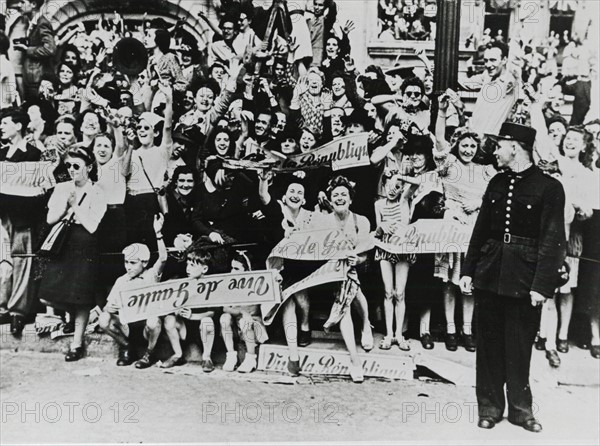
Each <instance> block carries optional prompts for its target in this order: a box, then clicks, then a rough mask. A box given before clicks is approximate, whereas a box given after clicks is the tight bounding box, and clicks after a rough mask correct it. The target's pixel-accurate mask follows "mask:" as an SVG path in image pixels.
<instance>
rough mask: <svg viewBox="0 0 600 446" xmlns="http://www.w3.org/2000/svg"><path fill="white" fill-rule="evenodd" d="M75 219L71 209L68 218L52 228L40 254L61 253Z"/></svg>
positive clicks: (52, 255) (54, 254) (51, 255)
mask: <svg viewBox="0 0 600 446" xmlns="http://www.w3.org/2000/svg"><path fill="white" fill-rule="evenodd" d="M86 195H87V194H85V193H84V194H83V196H82V197H81V200H79V205H80V204H81V203H82V202H83V200H84V198H85V196H86ZM74 220H75V213H74V212H73V211H71V214H70V215H69V216H68V217H67V218H63V219H62V220H61V221H59V222H58V223H56V224H55V225H54V226H53V227H52V229H51V230H50V233H49V234H48V235H47V236H46V238H45V239H44V242H43V243H42V246H41V247H40V249H39V254H40V255H44V256H50V257H54V256H57V255H58V254H60V252H61V251H62V248H63V246H64V244H65V241H66V239H67V235H68V234H69V228H70V227H71V225H72V224H73V221H74Z"/></svg>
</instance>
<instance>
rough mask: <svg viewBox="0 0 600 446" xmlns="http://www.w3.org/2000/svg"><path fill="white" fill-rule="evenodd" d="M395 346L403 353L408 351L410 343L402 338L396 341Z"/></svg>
mask: <svg viewBox="0 0 600 446" xmlns="http://www.w3.org/2000/svg"><path fill="white" fill-rule="evenodd" d="M396 345H397V346H398V348H399V349H400V350H402V351H404V352H408V351H410V343H409V342H408V341H407V340H406V339H404V338H403V337H402V338H400V339H396Z"/></svg>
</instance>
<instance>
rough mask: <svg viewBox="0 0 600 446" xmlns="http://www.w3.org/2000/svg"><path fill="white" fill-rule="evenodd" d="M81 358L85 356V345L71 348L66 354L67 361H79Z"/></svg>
mask: <svg viewBox="0 0 600 446" xmlns="http://www.w3.org/2000/svg"><path fill="white" fill-rule="evenodd" d="M81 358H83V347H75V348H71V349H69V351H68V352H67V354H66V355H65V361H67V362H75V361H79V360H80V359H81Z"/></svg>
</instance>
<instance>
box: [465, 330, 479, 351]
mask: <svg viewBox="0 0 600 446" xmlns="http://www.w3.org/2000/svg"><path fill="white" fill-rule="evenodd" d="M462 338H463V343H464V345H465V350H466V351H468V352H474V351H475V350H477V344H476V343H475V337H474V336H473V335H472V334H470V335H466V334H463V336H462Z"/></svg>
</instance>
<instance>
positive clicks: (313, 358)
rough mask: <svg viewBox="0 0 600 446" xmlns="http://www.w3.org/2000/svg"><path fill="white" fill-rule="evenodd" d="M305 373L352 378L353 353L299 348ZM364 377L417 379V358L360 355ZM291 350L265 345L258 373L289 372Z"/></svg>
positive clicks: (372, 354) (261, 351)
mask: <svg viewBox="0 0 600 446" xmlns="http://www.w3.org/2000/svg"><path fill="white" fill-rule="evenodd" d="M298 350H299V353H300V367H301V369H302V373H305V374H309V375H349V374H350V354H349V353H348V352H347V351H341V350H326V349H317V348H300V349H298ZM359 358H360V362H361V364H362V368H363V373H364V374H365V376H373V377H385V378H391V379H407V380H412V379H413V378H414V376H413V375H414V374H413V372H414V370H415V368H416V366H415V362H414V359H413V358H412V357H410V356H408V355H406V356H394V355H378V354H375V353H367V354H365V353H363V354H359ZM288 361H289V351H288V349H287V347H285V346H283V345H274V344H265V345H263V346H261V347H260V351H259V354H258V370H263V371H265V372H281V373H286V372H287V363H288Z"/></svg>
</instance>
